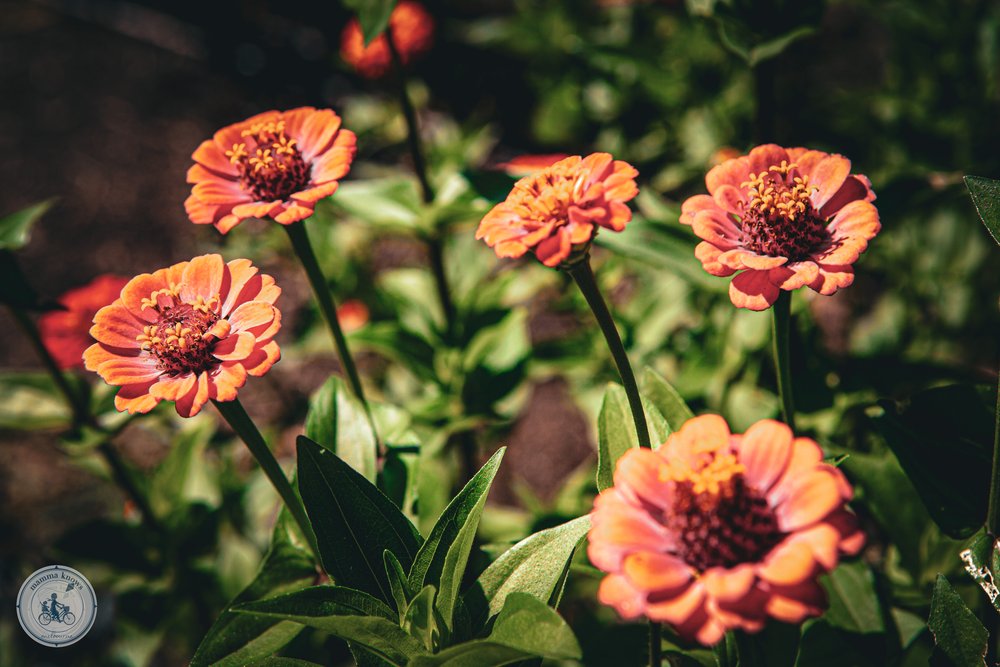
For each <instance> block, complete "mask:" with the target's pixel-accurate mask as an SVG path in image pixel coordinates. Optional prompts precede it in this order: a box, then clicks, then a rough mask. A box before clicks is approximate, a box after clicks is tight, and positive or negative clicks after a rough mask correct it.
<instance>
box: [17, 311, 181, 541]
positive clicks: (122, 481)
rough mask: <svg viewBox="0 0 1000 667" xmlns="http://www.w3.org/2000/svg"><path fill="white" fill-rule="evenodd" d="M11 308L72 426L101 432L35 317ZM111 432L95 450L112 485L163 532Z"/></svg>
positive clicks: (147, 522) (150, 527)
mask: <svg viewBox="0 0 1000 667" xmlns="http://www.w3.org/2000/svg"><path fill="white" fill-rule="evenodd" d="M10 310H11V313H12V314H13V315H14V320H15V321H16V322H17V324H18V326H19V327H20V328H21V331H22V332H24V335H25V336H26V337H27V339H28V341H29V342H30V343H31V345H32V347H33V348H34V349H35V353H36V354H37V355H38V358H39V359H40V360H41V362H42V365H44V366H45V370H47V371H48V372H49V375H51V376H52V381H53V382H54V383H55V385H56V387H57V388H58V389H59V391H60V392H61V393H62V395H63V397H64V398H65V399H66V403H67V405H68V406H69V409H70V411H71V412H72V413H73V426H74V427H75V428H79V427H81V426H90V427H91V428H95V429H98V430H101V431H104V430H105V429H103V428H102V427H101V426H100V425H99V424H98V423H97V420H96V419H95V418H94V416H93V415H92V414H91V412H90V407H89V406H88V405H87V400H86V396H84V395H82V394H81V393H79V392H77V391H74V390H73V388H72V387H71V386H70V384H69V381H67V380H66V376H65V375H64V374H63V372H62V370H61V369H60V368H59V365H58V364H57V363H56V360H55V359H54V358H53V357H52V354H51V353H50V352H49V349H48V348H47V347H45V343H44V342H43V341H42V337H41V335H40V334H39V332H38V327H37V326H35V322H34V320H32V319H31V317H30V316H29V315H28V313H26V312H25V311H23V310H22V309H20V308H16V307H11V309H10ZM114 435H115V434H114V433H105V434H104V438H103V440H102V441H101V442H100V444H98V445H97V448H96V449H97V452H98V453H99V454H100V455H101V457H102V458H103V459H104V462H105V463H106V464H107V466H108V468H109V469H110V470H111V478H112V479H113V480H114V482H115V484H116V485H117V486H118V488H120V489H121V490H122V491H123V492H124V493H125V495H126V497H128V499H129V500H131V501H132V503H133V504H134V505H135V507H136V509H137V510H139V513H140V514H141V515H142V520H143V521H144V522H145V523H146V525H147V527H148V528H149V529H150V530H152V531H154V532H162V526H161V525H160V523H159V521H158V520H157V518H156V515H155V514H153V510H152V508H151V507H150V504H149V499H148V498H146V494H145V493H143V491H142V490H141V487H140V485H139V484H138V482H136V480H135V476H134V475H133V473H132V470H131V469H130V468H129V467H128V465H127V464H126V463H125V461H124V460H123V459H122V458H121V455H120V454H119V453H118V450H116V449H115V448H114V447H113V446H112V444H111V438H112V437H113V436H114Z"/></svg>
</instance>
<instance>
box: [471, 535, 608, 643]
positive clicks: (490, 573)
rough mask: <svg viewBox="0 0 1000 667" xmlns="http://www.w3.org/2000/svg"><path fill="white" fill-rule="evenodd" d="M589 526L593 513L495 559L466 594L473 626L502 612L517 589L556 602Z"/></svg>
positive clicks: (516, 545)
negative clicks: (574, 554)
mask: <svg viewBox="0 0 1000 667" xmlns="http://www.w3.org/2000/svg"><path fill="white" fill-rule="evenodd" d="M588 530H590V517H589V516H581V517H579V518H577V519H573V520H572V521H568V522H566V523H564V524H562V525H561V526H556V527H555V528H549V529H547V530H543V531H540V532H537V533H535V534H534V535H530V536H528V537H526V538H525V539H523V540H521V541H520V542H518V543H517V544H515V545H514V546H512V547H511V548H510V549H508V550H507V551H505V552H504V553H503V555H501V556H500V557H499V558H497V559H496V560H495V561H493V563H492V564H490V566H489V567H487V568H486V570H484V571H483V573H482V574H481V575H479V578H478V579H477V580H476V583H475V584H473V586H472V587H470V588H469V590H467V591H466V592H465V593H464V594H463V599H464V600H465V603H466V606H467V607H468V609H469V613H470V614H471V615H472V622H473V627H474V628H479V627H481V626H482V625H483V624H484V623H485V622H486V620H487V619H488V618H492V617H493V616H494V615H495V614H497V613H499V612H500V610H501V609H502V608H503V606H504V604H505V603H506V601H507V598H508V596H510V595H511V594H513V593H527V594H529V595H533V596H535V597H536V598H538V599H539V600H544V601H547V602H548V604H550V605H551V606H555V605H556V603H557V602H558V600H557V598H558V595H559V592H560V590H561V583H562V581H563V578H564V576H565V574H566V571H567V568H569V565H570V562H571V561H572V559H573V553H574V552H575V551H576V548H577V547H578V546H579V544H580V540H582V539H583V537H584V535H586V534H587V531H588Z"/></svg>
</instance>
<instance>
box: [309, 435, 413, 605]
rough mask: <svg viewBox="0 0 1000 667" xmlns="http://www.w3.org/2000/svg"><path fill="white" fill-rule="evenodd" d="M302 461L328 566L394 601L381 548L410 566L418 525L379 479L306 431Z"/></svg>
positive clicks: (348, 581) (337, 576)
mask: <svg viewBox="0 0 1000 667" xmlns="http://www.w3.org/2000/svg"><path fill="white" fill-rule="evenodd" d="M298 461H299V489H300V491H301V493H302V502H303V503H304V504H305V506H306V512H307V513H308V514H309V520H310V521H311V522H312V525H313V529H314V530H315V531H316V540H317V541H318V543H319V550H320V559H321V560H322V561H323V567H324V569H325V570H326V571H327V572H328V573H329V574H330V576H331V577H333V579H334V581H336V582H337V583H338V584H340V585H342V586H348V587H351V588H357V589H359V590H362V591H364V592H366V593H370V594H372V595H374V596H376V597H378V598H380V599H382V600H384V601H385V602H390V603H391V602H392V601H393V597H392V590H391V587H390V586H389V581H388V578H387V577H386V574H385V566H384V562H383V558H382V554H383V552H385V551H386V550H389V551H391V552H392V553H393V554H395V555H396V557H397V558H398V559H399V562H400V563H401V564H402V566H403V567H404V568H408V567H410V565H411V564H412V563H413V560H414V557H415V556H416V555H417V551H418V549H419V546H420V536H419V535H418V533H417V530H416V528H414V527H413V524H411V523H410V521H409V519H407V518H406V517H405V516H404V515H403V513H402V512H400V511H399V509H398V508H397V507H396V506H395V505H393V504H392V501H390V500H389V499H388V498H386V497H385V495H384V494H383V493H382V492H381V491H379V490H378V489H377V488H376V487H375V485H373V484H372V483H371V482H369V481H368V480H367V479H365V478H364V477H362V476H361V474H359V473H358V472H357V471H356V470H354V469H353V468H351V467H350V466H349V465H347V464H346V463H345V462H344V461H342V460H340V459H339V458H338V457H337V455H336V454H334V453H333V452H329V451H327V450H324V449H323V448H321V447H320V446H319V445H317V444H316V443H315V442H313V441H312V440H310V439H309V438H307V437H305V436H299V439H298Z"/></svg>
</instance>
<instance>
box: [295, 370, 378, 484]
mask: <svg viewBox="0 0 1000 667" xmlns="http://www.w3.org/2000/svg"><path fill="white" fill-rule="evenodd" d="M305 433H306V437H308V438H309V439H310V440H312V441H313V442H316V443H318V444H319V445H320V446H322V447H325V448H326V449H329V450H330V451H331V452H333V453H335V454H336V455H337V456H339V457H340V458H341V460H343V461H345V462H346V463H347V464H348V465H349V466H351V467H352V468H354V469H355V470H357V471H358V472H359V473H361V474H362V475H364V477H365V479H367V480H368V481H370V482H374V481H375V476H376V469H375V459H376V449H377V444H376V443H375V436H374V434H373V433H372V429H371V425H370V424H369V423H368V416H367V415H366V414H365V409H364V407H362V405H361V403H360V402H359V401H358V399H356V398H355V397H354V396H353V395H352V394H351V393H350V392H349V391H347V390H346V389H345V388H344V385H343V383H342V382H341V381H340V378H337V377H331V378H330V379H328V380H327V381H326V382H324V383H323V386H322V387H320V388H319V389H318V390H317V391H316V393H315V394H313V397H312V400H311V401H310V402H309V412H308V414H307V415H306V427H305Z"/></svg>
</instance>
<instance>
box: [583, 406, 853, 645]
mask: <svg viewBox="0 0 1000 667" xmlns="http://www.w3.org/2000/svg"><path fill="white" fill-rule="evenodd" d="M822 457H823V455H822V452H821V451H820V448H819V446H818V445H817V444H816V443H815V442H813V441H812V440H809V439H806V438H795V437H793V435H792V432H791V430H790V429H789V428H788V427H787V426H785V425H784V424H781V423H780V422H776V421H772V420H764V421H760V422H757V423H756V424H754V425H753V426H752V427H750V429H749V430H747V432H746V433H744V434H743V435H736V434H731V433H730V432H729V427H728V426H727V425H726V422H725V420H723V419H722V418H721V417H719V416H716V415H703V416H701V417H696V418H694V419H691V420H689V421H688V422H687V423H685V424H684V426H683V427H682V428H681V429H680V430H679V431H677V432H676V433H673V434H672V435H671V436H670V438H669V439H668V440H667V442H666V444H665V445H663V446H662V447H660V449H658V450H656V451H651V450H648V449H632V450H629V451H628V453H626V454H625V456H623V457H622V458H621V459H619V461H618V465H617V468H616V469H615V475H614V481H615V484H614V486H613V487H612V488H610V489H606V490H605V491H603V492H602V493H601V494H600V495H599V496H598V497H597V500H596V501H595V503H594V511H593V513H592V514H591V520H592V527H591V530H590V535H589V538H590V545H589V549H588V554H589V556H590V560H591V562H593V563H594V565H596V566H597V567H599V568H600V569H602V570H604V571H605V572H608V573H609V574H608V576H607V577H605V578H604V580H603V581H602V582H601V587H600V591H599V593H598V596H599V598H600V600H601V602H603V603H604V604H607V605H610V606H612V607H614V608H615V609H616V610H617V611H618V613H619V614H621V615H622V616H623V617H625V618H629V619H631V618H637V617H639V616H646V617H648V618H649V619H650V620H653V621H661V622H666V623H670V624H671V625H672V626H673V627H674V629H675V630H676V631H677V633H678V634H679V635H680V636H682V637H684V638H685V639H688V640H697V641H699V642H701V643H703V644H713V643H715V642H717V641H718V640H719V639H720V638H721V637H722V635H723V634H724V633H725V631H726V630H729V629H734V628H740V629H743V630H746V631H749V632H756V631H759V630H760V629H761V628H763V627H764V623H765V621H766V618H767V617H768V616H770V617H772V618H776V619H778V620H781V621H785V622H788V623H799V622H801V621H803V620H804V619H805V618H806V617H809V616H815V615H818V614H820V613H821V611H822V609H823V607H824V606H825V604H826V597H825V594H824V591H823V589H822V587H821V586H820V585H819V584H818V583H817V581H816V578H817V576H818V575H819V574H821V573H823V572H827V571H830V570H832V569H833V568H834V567H836V565H837V562H838V560H839V558H840V555H841V554H855V553H857V552H858V551H859V550H860V549H861V547H862V546H863V544H864V534H863V533H862V532H861V531H860V530H859V529H858V525H857V519H856V517H855V516H854V515H853V514H852V513H850V512H849V511H848V510H847V509H846V508H845V506H844V503H845V502H846V501H847V500H849V499H850V498H851V494H852V490H851V486H850V484H848V482H847V480H846V479H844V476H843V475H842V474H841V472H840V471H839V470H837V469H836V468H834V467H833V466H830V465H828V464H826V463H823V461H822Z"/></svg>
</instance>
